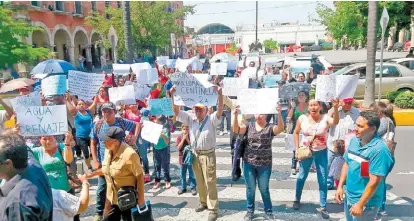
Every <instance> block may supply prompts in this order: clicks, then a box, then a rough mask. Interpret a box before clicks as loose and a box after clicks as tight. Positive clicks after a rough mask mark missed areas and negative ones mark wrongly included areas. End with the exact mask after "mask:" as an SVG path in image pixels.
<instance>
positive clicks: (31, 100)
mask: <svg viewBox="0 0 414 221" xmlns="http://www.w3.org/2000/svg"><path fill="white" fill-rule="evenodd" d="M11 103H12V105H13V109H14V110H16V109H19V108H25V107H33V106H42V104H41V100H40V94H39V93H35V94H34V93H32V94H30V95H29V96H18V97H16V98H14V99H12V100H11Z"/></svg>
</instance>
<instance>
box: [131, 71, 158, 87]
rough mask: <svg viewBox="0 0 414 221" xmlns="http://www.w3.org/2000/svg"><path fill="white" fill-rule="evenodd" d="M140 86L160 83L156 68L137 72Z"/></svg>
mask: <svg viewBox="0 0 414 221" xmlns="http://www.w3.org/2000/svg"><path fill="white" fill-rule="evenodd" d="M136 75H137V83H138V84H149V85H153V84H156V83H158V71H157V69H156V68H150V69H141V70H139V72H136Z"/></svg>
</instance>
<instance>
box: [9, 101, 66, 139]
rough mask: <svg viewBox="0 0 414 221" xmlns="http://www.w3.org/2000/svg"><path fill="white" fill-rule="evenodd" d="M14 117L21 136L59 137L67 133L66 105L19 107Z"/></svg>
mask: <svg viewBox="0 0 414 221" xmlns="http://www.w3.org/2000/svg"><path fill="white" fill-rule="evenodd" d="M16 115H17V121H18V122H19V125H20V134H21V135H22V136H44V135H59V134H65V133H66V132H67V131H68V120H67V113H66V105H54V106H33V107H21V108H18V109H17V110H16Z"/></svg>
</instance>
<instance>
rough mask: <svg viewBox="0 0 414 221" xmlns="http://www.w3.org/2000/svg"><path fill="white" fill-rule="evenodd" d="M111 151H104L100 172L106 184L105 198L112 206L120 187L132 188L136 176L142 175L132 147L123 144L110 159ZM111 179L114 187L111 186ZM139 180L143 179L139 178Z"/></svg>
mask: <svg viewBox="0 0 414 221" xmlns="http://www.w3.org/2000/svg"><path fill="white" fill-rule="evenodd" d="M110 160H111V151H110V150H108V149H106V150H105V158H104V160H103V162H102V171H103V173H104V175H105V180H106V184H107V188H106V198H107V199H108V200H109V202H111V204H112V205H117V204H118V197H117V193H118V190H119V189H120V188H121V187H125V186H133V187H136V186H137V183H138V176H140V175H142V174H143V170H142V167H141V162H140V159H139V156H138V154H137V153H136V152H135V150H134V149H132V147H130V146H128V145H127V144H125V143H122V144H121V147H120V148H119V150H118V152H116V153H115V155H114V156H113V157H112V161H111V162H110ZM111 177H112V179H113V182H114V184H115V186H113V185H112V182H111ZM140 179H144V177H143V176H141V178H140Z"/></svg>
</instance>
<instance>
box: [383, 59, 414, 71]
mask: <svg viewBox="0 0 414 221" xmlns="http://www.w3.org/2000/svg"><path fill="white" fill-rule="evenodd" d="M388 62H390V63H397V64H400V65H402V66H405V67H407V68H409V69H410V70H412V71H414V58H397V59H391V60H389V61H388Z"/></svg>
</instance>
